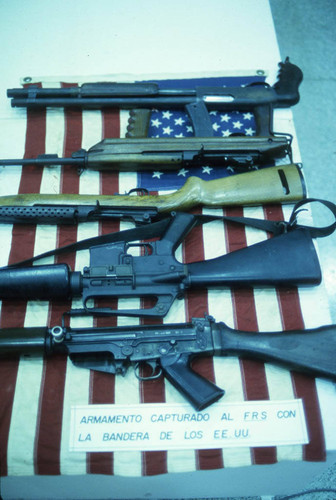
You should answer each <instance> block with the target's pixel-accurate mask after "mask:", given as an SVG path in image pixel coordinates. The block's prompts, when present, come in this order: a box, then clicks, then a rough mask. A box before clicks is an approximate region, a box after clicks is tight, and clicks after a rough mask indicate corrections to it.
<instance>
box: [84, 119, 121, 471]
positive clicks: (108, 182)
mask: <svg viewBox="0 0 336 500" xmlns="http://www.w3.org/2000/svg"><path fill="white" fill-rule="evenodd" d="M102 120H103V123H102V124H103V139H105V138H108V137H119V134H120V119H119V111H114V110H104V111H103V112H102ZM100 192H101V194H105V195H113V194H115V193H118V192H119V173H118V172H117V171H114V172H110V171H102V172H100ZM119 229H120V222H119V221H117V220H115V221H103V222H101V223H100V224H99V233H100V234H107V233H114V232H116V231H119ZM99 305H100V306H101V307H102V306H104V305H105V306H106V307H107V306H108V307H112V308H113V309H117V307H118V300H117V299H112V300H107V301H99ZM94 322H95V325H96V326H98V327H102V326H116V325H117V318H116V316H112V317H97V318H95V319H94ZM89 401H90V404H113V403H114V402H115V375H113V374H112V373H102V372H97V371H91V374H90V395H89ZM87 464H88V465H87V468H88V472H89V473H91V474H113V453H112V452H95V453H88V454H87Z"/></svg>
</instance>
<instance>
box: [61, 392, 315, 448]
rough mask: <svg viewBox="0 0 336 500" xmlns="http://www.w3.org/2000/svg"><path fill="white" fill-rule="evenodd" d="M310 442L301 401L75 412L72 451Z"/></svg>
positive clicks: (75, 409)
mask: <svg viewBox="0 0 336 500" xmlns="http://www.w3.org/2000/svg"><path fill="white" fill-rule="evenodd" d="M305 443H308V435H307V428H306V422H305V417H304V410H303V406H302V400H301V399H295V400H290V401H245V402H242V403H230V404H221V403H219V404H216V405H214V406H212V407H210V408H208V409H206V410H203V411H202V412H196V411H193V410H192V409H191V407H190V406H189V405H188V404H142V405H85V406H73V407H72V408H71V429H70V450H71V451H81V452H83V451H88V452H89V451H90V452H92V451H119V450H138V451H149V450H178V449H210V448H225V447H235V446H277V445H285V444H305Z"/></svg>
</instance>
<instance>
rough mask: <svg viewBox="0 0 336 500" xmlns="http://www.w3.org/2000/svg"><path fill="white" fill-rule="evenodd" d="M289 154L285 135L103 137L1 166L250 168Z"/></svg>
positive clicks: (136, 168) (288, 144)
mask: <svg viewBox="0 0 336 500" xmlns="http://www.w3.org/2000/svg"><path fill="white" fill-rule="evenodd" d="M286 155H288V156H289V158H290V160H291V145H290V139H289V138H288V137H287V136H282V137H276V136H274V137H228V138H223V139H222V138H217V137H204V138H201V139H200V138H197V137H187V138H178V139H150V138H146V139H104V140H103V141H101V142H99V143H97V144H95V145H94V146H92V147H91V148H90V149H89V150H87V151H86V150H85V149H79V150H78V151H75V152H74V153H72V155H71V156H70V157H68V158H59V156H58V155H57V154H42V155H39V156H37V157H36V158H17V159H3V160H0V166H11V165H37V166H41V167H44V166H50V165H73V166H75V167H77V168H78V170H79V172H81V171H83V170H85V169H91V170H111V171H113V170H121V171H136V170H158V169H160V168H161V169H165V170H178V169H180V168H182V167H185V168H192V167H201V166H212V167H218V166H220V167H224V166H229V167H231V168H232V169H237V170H238V171H239V170H249V169H251V168H253V167H254V166H257V165H269V164H270V163H271V162H272V161H273V160H274V159H276V158H284V157H285V156H286Z"/></svg>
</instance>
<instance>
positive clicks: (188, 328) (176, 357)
mask: <svg viewBox="0 0 336 500" xmlns="http://www.w3.org/2000/svg"><path fill="white" fill-rule="evenodd" d="M335 347H336V325H331V326H323V327H320V328H316V329H311V330H292V331H287V332H272V333H270V332H269V333H257V332H254V333H253V332H242V331H239V330H233V329H232V328H230V327H228V326H227V325H225V324H224V323H215V321H214V319H213V318H212V317H210V316H206V317H205V319H202V318H194V319H192V321H191V322H190V323H177V324H159V325H146V326H121V327H104V328H67V327H64V326H54V327H53V328H47V327H42V328H38V327H31V328H7V329H6V328H5V329H1V330H0V356H2V357H4V356H6V357H8V356H10V355H18V354H24V355H29V354H41V353H43V352H45V353H46V354H47V355H51V354H53V353H64V354H67V355H68V356H70V359H71V361H72V362H73V363H74V364H75V365H76V366H79V367H81V368H87V369H92V370H97V371H102V372H106V373H115V374H118V375H119V374H121V375H125V373H126V371H127V369H128V367H129V365H130V364H131V365H133V367H134V371H135V373H136V376H137V377H138V378H139V379H140V380H150V379H153V378H158V377H160V376H161V375H162V374H163V375H164V376H165V377H167V379H168V380H169V381H170V382H171V383H172V384H173V385H174V386H175V387H176V389H177V390H178V391H179V392H180V393H181V394H183V396H184V397H185V398H186V399H187V400H188V401H189V402H190V403H191V405H192V406H193V407H194V408H195V409H196V410H198V411H200V410H203V409H204V408H206V407H208V406H210V405H211V404H213V403H215V402H216V401H218V400H219V399H220V398H221V397H222V396H223V395H224V392H225V391H224V390H223V389H221V388H219V387H217V386H216V385H215V384H213V383H212V382H210V381H209V380H207V379H205V378H203V377H202V376H200V375H199V374H197V373H196V372H194V371H193V370H192V368H191V367H190V362H191V360H192V359H193V358H194V357H196V356H198V355H201V356H212V355H215V356H231V355H234V356H242V357H245V358H253V359H261V360H263V361H271V362H276V363H280V364H284V365H285V366H287V367H289V368H291V369H294V370H299V371H304V372H307V373H309V374H311V375H317V376H322V377H328V378H332V379H336V366H335V359H334V352H335ZM141 364H148V365H150V367H151V369H152V373H151V375H149V376H148V377H143V376H142V375H141V372H140V365H141Z"/></svg>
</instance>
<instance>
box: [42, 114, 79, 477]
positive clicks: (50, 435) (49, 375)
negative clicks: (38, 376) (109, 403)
mask: <svg viewBox="0 0 336 500" xmlns="http://www.w3.org/2000/svg"><path fill="white" fill-rule="evenodd" d="M64 115H65V141H64V156H71V154H72V153H73V152H74V151H76V150H77V149H79V148H80V147H81V141H82V113H81V111H78V110H75V111H74V110H66V111H65V112H64ZM78 191H79V176H78V173H77V169H76V168H74V167H72V166H70V165H67V166H63V167H62V176H61V192H63V193H78ZM76 240H77V227H75V226H60V227H59V228H58V232H57V247H60V246H64V245H67V244H69V243H73V242H75V241H76ZM56 261H57V262H62V263H66V264H68V266H69V267H70V269H71V270H73V269H74V266H75V254H71V255H65V256H62V257H60V258H59V259H58V258H57V259H56ZM70 307H71V301H55V302H51V303H50V310H49V324H50V325H59V324H61V323H60V322H61V318H62V314H63V313H64V312H65V311H68V310H69V309H70ZM66 366H67V358H66V356H57V357H52V358H48V359H47V360H46V362H45V371H44V384H43V388H42V389H43V390H42V393H41V398H40V415H39V426H38V429H37V433H36V446H35V449H36V468H35V469H36V474H47V475H58V474H60V447H61V437H62V419H63V400H64V388H65V379H66ZM56 372H57V376H56ZM51 421H53V422H54V425H53V426H50V422H51Z"/></svg>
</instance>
